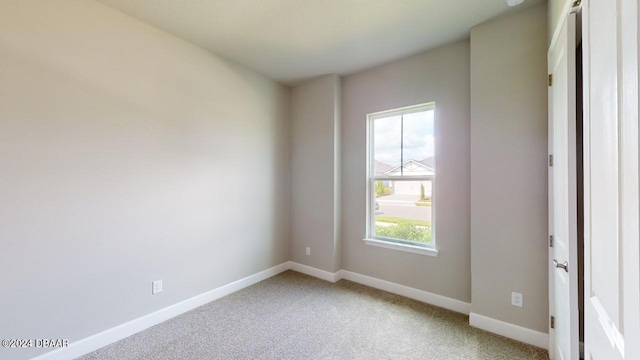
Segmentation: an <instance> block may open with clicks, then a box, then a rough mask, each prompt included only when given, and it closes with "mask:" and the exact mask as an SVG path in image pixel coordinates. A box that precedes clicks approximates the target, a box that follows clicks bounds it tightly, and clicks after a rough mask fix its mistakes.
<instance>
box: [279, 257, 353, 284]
mask: <svg viewBox="0 0 640 360" xmlns="http://www.w3.org/2000/svg"><path fill="white" fill-rule="evenodd" d="M289 269H291V270H293V271H297V272H299V273H302V274H306V275H309V276H313V277H315V278H318V279H322V280H324V281H329V282H332V283H334V282H336V281H338V280H340V279H341V277H340V271H338V272H335V273H332V272H328V271H325V270H320V269H318V268H314V267H311V266H308V265H303V264H300V263H297V262H294V261H289Z"/></svg>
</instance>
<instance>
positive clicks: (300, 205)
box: [291, 75, 341, 272]
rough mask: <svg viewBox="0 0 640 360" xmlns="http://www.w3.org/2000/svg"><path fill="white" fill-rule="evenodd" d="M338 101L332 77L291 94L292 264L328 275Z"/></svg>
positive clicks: (335, 203)
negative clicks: (308, 267)
mask: <svg viewBox="0 0 640 360" xmlns="http://www.w3.org/2000/svg"><path fill="white" fill-rule="evenodd" d="M339 98H340V78H339V77H337V76H336V75H326V76H323V77H320V78H317V79H314V80H311V81H307V82H305V83H304V84H302V85H298V86H296V87H294V88H293V89H292V91H291V260H293V261H295V262H297V263H300V264H304V265H309V266H312V267H315V268H318V269H322V270H325V271H330V272H336V271H338V270H340V265H341V264H340V254H339V249H341V244H340V234H339V224H340V218H339V213H338V211H339V204H340V198H339V187H340V186H339V185H340V182H339V181H340V178H339V168H340V166H339V165H340V163H339V159H340V153H339V148H338V144H339V137H338V134H339V131H340V122H339V112H337V111H336V109H339ZM306 247H310V248H311V255H310V256H306V255H305V250H306Z"/></svg>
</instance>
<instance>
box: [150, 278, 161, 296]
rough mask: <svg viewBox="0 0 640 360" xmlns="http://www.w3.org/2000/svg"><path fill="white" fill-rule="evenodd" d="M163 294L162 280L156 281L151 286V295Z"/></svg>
mask: <svg viewBox="0 0 640 360" xmlns="http://www.w3.org/2000/svg"><path fill="white" fill-rule="evenodd" d="M159 292H162V280H156V281H154V282H153V284H152V286H151V294H157V293H159Z"/></svg>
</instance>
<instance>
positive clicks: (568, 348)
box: [548, 14, 579, 360]
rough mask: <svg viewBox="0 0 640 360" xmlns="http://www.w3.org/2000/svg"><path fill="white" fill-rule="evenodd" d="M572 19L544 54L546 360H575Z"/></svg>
mask: <svg viewBox="0 0 640 360" xmlns="http://www.w3.org/2000/svg"><path fill="white" fill-rule="evenodd" d="M575 52H576V16H575V14H570V15H569V16H568V17H567V18H566V19H565V21H564V24H563V25H562V28H561V31H560V35H559V36H558V37H557V38H556V40H555V42H554V43H553V44H552V45H551V48H550V50H549V59H548V60H549V73H550V74H551V76H552V77H553V78H552V84H551V86H550V87H549V154H551V156H552V157H553V158H550V159H549V161H550V164H549V236H550V237H552V240H551V238H550V248H549V264H550V269H549V282H550V289H549V294H550V296H549V302H550V303H549V309H550V311H549V313H550V314H551V316H553V318H554V321H553V322H554V324H553V328H551V326H550V329H549V333H550V335H551V336H550V344H549V345H550V347H549V355H550V357H551V358H552V359H558V360H578V357H579V349H578V321H579V320H578V259H577V258H578V250H577V246H578V245H577V243H578V242H577V229H578V228H577V188H576V184H577V179H576V176H577V175H576V56H575Z"/></svg>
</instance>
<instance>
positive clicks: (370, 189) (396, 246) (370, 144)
mask: <svg viewBox="0 0 640 360" xmlns="http://www.w3.org/2000/svg"><path fill="white" fill-rule="evenodd" d="M435 110H436V103H435V102H429V103H424V104H418V105H412V106H407V107H402V108H398V109H393V110H387V111H380V112H376V113H372V114H368V115H367V176H366V184H367V186H366V189H367V196H366V198H367V202H366V209H367V211H366V217H367V221H366V224H367V230H366V237H365V239H364V242H365V243H366V244H367V245H371V246H378V247H383V248H387V249H393V250H399V251H406V252H411V253H416V254H422V255H430V256H437V255H438V249H437V248H436V221H435V219H436V213H435V205H436V196H435V195H436V176H435V175H403V176H375V170H374V161H375V159H374V126H373V122H374V121H375V120H376V119H381V118H387V117H391V116H398V115H407V114H411V113H416V112H422V111H434V112H435ZM433 126H434V130H435V126H436V121H435V117H434V124H433ZM434 161H435V160H434ZM378 180H381V181H431V243H430V244H423V243H418V242H413V241H405V240H400V239H391V238H386V237H381V236H375V235H374V234H375V226H376V221H375V209H374V207H375V201H376V197H375V191H374V189H375V182H376V181H378Z"/></svg>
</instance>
